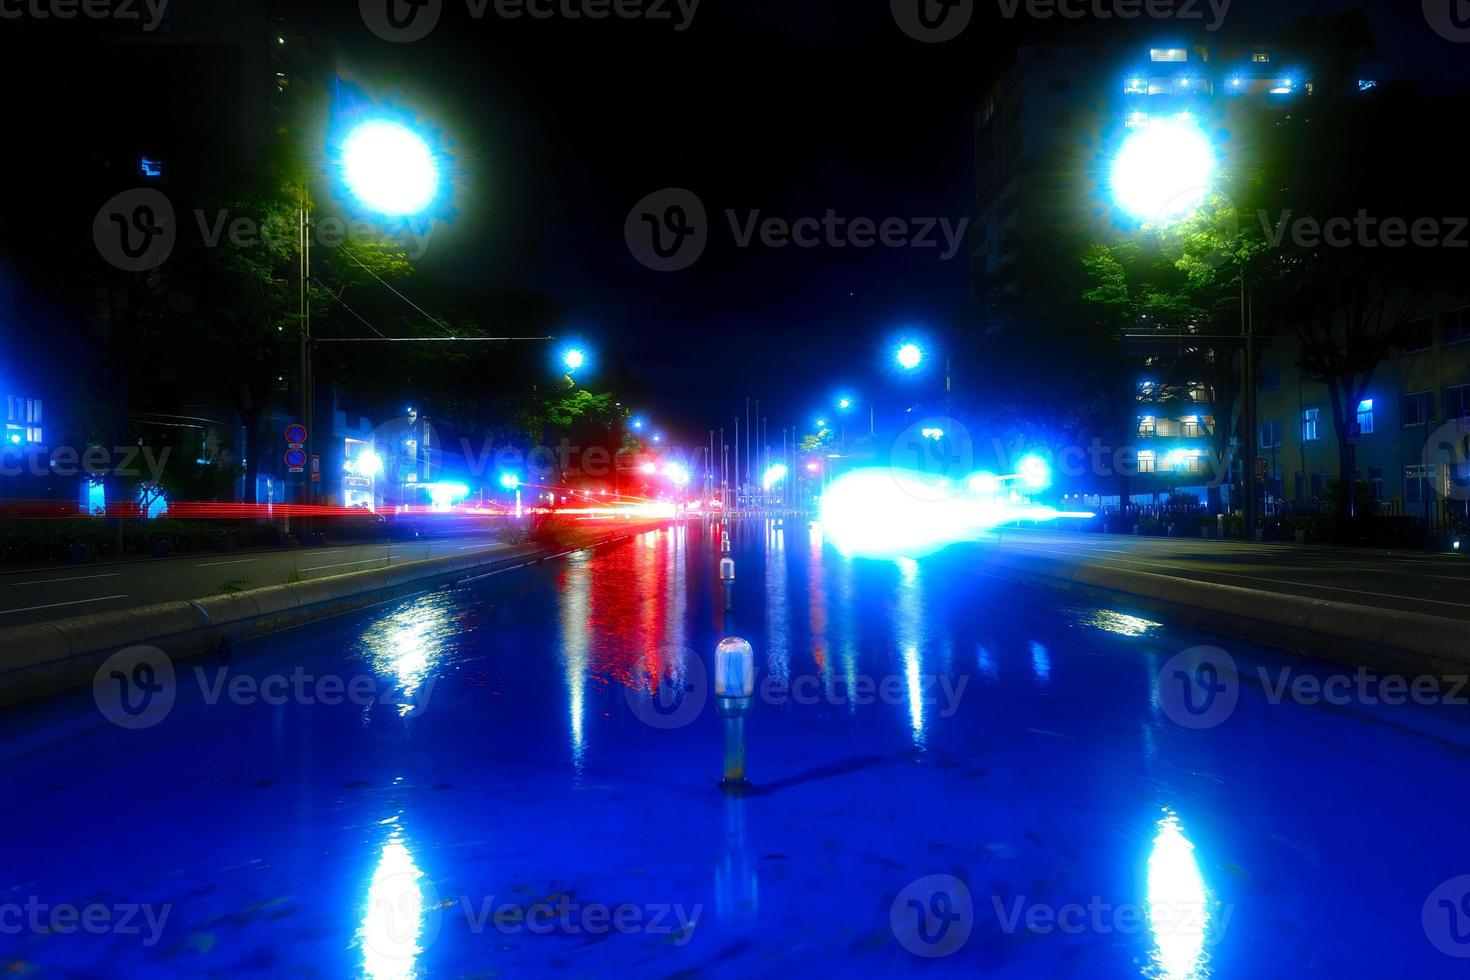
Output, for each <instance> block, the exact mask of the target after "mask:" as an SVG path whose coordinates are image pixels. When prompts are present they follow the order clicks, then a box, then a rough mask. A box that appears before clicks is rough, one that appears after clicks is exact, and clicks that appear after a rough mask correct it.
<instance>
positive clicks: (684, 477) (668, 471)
mask: <svg viewBox="0 0 1470 980" xmlns="http://www.w3.org/2000/svg"><path fill="white" fill-rule="evenodd" d="M664 476H666V477H668V478H669V482H670V483H672V484H673V485H674V486H676V487H685V486H688V485H689V470H687V469H686V468H684V467H683V466H680V465H679V464H678V463H669V464H668V465H667V466H665V467H664Z"/></svg>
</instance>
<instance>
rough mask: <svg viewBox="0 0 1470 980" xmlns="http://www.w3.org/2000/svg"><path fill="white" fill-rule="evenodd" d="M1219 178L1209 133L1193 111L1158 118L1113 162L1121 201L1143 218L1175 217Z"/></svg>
mask: <svg viewBox="0 0 1470 980" xmlns="http://www.w3.org/2000/svg"><path fill="white" fill-rule="evenodd" d="M1214 177H1215V150H1214V147H1213V146H1211V144H1210V138H1209V137H1208V136H1207V135H1205V132H1204V130H1202V129H1200V127H1199V125H1198V123H1196V122H1195V121H1194V120H1193V119H1191V118H1190V117H1189V116H1188V114H1180V115H1178V116H1175V117H1174V118H1172V119H1155V120H1153V121H1152V122H1150V123H1149V124H1148V126H1146V127H1145V128H1143V129H1140V130H1138V131H1136V132H1134V133H1133V134H1132V135H1131V136H1129V137H1128V139H1127V140H1126V141H1125V142H1124V143H1123V148H1122V149H1121V150H1119V151H1118V156H1117V158H1116V159H1115V160H1114V161H1113V171H1112V189H1113V197H1114V199H1115V200H1116V201H1117V203H1118V206H1119V207H1121V208H1122V209H1123V210H1124V211H1126V212H1127V213H1128V214H1129V215H1131V216H1132V217H1134V218H1137V219H1139V220H1141V221H1147V222H1152V223H1158V222H1167V221H1176V220H1178V219H1180V218H1183V217H1184V216H1185V215H1187V214H1189V213H1190V212H1191V211H1194V210H1195V209H1196V208H1198V207H1199V206H1200V205H1201V204H1203V203H1204V200H1205V197H1206V196H1207V195H1208V194H1209V191H1210V185H1211V182H1212V181H1213V180H1214Z"/></svg>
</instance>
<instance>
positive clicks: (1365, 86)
mask: <svg viewBox="0 0 1470 980" xmlns="http://www.w3.org/2000/svg"><path fill="white" fill-rule="evenodd" d="M1377 87H1378V83H1377V82H1376V81H1374V80H1373V79H1371V78H1360V79H1358V91H1359V92H1368V91H1371V90H1372V89H1375V88H1377Z"/></svg>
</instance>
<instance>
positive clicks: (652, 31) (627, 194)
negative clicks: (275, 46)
mask: <svg viewBox="0 0 1470 980" xmlns="http://www.w3.org/2000/svg"><path fill="white" fill-rule="evenodd" d="M174 2H176V3H184V2H186V0H174ZM669 6H670V8H671V9H672V8H673V4H672V3H670V5H669ZM1352 6H1354V4H1351V3H1344V2H1317V3H1295V4H1284V3H1278V2H1267V0H1236V2H1235V3H1234V4H1232V5H1231V7H1230V11H1229V16H1228V18H1227V21H1226V29H1225V31H1224V32H1222V33H1224V34H1229V35H1230V36H1232V37H1235V36H1240V37H1243V38H1246V39H1255V38H1264V39H1267V40H1273V39H1275V38H1277V37H1278V36H1279V31H1278V27H1279V26H1280V25H1283V24H1289V23H1290V22H1291V21H1293V20H1295V19H1296V18H1297V17H1298V16H1300V15H1303V14H1310V13H1328V12H1332V11H1336V10H1341V9H1344V8H1349V7H1352ZM303 7H304V9H305V10H306V11H307V18H308V20H309V23H310V24H311V27H312V29H313V32H314V33H315V34H316V35H317V36H318V37H320V38H323V39H326V40H330V41H332V42H334V43H336V44H338V45H339V46H340V47H341V49H342V51H343V52H344V54H345V55H346V57H347V59H348V61H349V62H350V63H351V65H352V66H353V68H354V69H355V71H356V73H357V75H358V77H359V79H360V80H361V81H362V82H363V83H364V84H365V85H367V86H369V87H370V88H371V89H372V90H373V92H374V93H375V95H376V96H378V97H379V98H381V99H382V101H383V103H384V104H385V105H387V106H390V107H397V108H402V109H406V110H409V111H413V112H417V113H418V115H419V117H420V119H421V120H423V121H424V122H425V123H432V124H436V125H439V126H441V127H442V135H443V136H444V137H445V138H446V139H447V140H448V141H449V142H450V145H451V150H450V152H451V153H452V156H453V159H454V164H455V174H454V177H455V184H456V188H457V193H456V196H455V200H454V209H455V213H454V215H453V217H452V220H451V221H450V223H449V224H448V226H447V227H445V228H442V229H440V230H439V231H438V232H437V233H436V236H435V238H434V240H433V241H432V243H431V245H430V247H429V249H428V251H427V253H426V254H425V256H424V257H423V259H422V262H421V264H422V266H423V267H424V269H425V271H426V272H429V273H432V274H438V275H445V276H448V277H451V278H454V279H458V280H461V281H463V282H465V283H467V284H473V285H475V286H478V287H485V288H489V289H495V290H507V291H527V292H541V293H545V294H546V295H548V296H550V297H552V298H553V299H554V300H556V301H557V302H558V303H559V304H561V305H562V306H563V307H564V308H565V309H567V311H568V313H567V317H566V320H565V322H564V324H563V325H562V327H560V328H559V329H558V331H557V332H558V333H559V334H563V335H566V336H581V337H585V338H586V339H587V341H588V342H589V344H590V346H591V347H592V348H593V349H595V350H598V351H600V352H601V354H602V356H603V357H604V358H618V359H623V360H625V361H626V363H627V364H628V365H629V367H630V368H631V370H632V371H633V372H634V373H635V374H636V375H637V377H638V379H639V380H640V381H641V382H642V387H643V390H645V391H647V392H649V393H650V396H649V401H650V404H647V405H639V406H637V407H639V408H640V409H643V410H645V411H647V412H648V414H649V415H650V416H651V417H653V418H655V419H657V420H658V422H659V424H660V425H662V426H663V427H665V428H667V429H669V430H670V432H671V433H674V434H678V435H679V436H681V437H683V438H684V439H686V440H689V441H702V439H703V436H704V433H705V431H706V430H707V429H708V428H710V427H711V426H718V425H720V424H722V423H723V424H727V425H728V424H729V420H730V419H731V418H732V417H733V416H734V415H736V414H738V413H740V412H741V411H742V410H743V405H744V398H745V397H746V396H750V397H752V398H759V399H761V400H762V402H763V409H764V411H763V414H764V415H765V416H766V417H767V418H768V419H770V426H771V428H772V429H779V428H780V427H781V426H783V425H802V424H806V423H808V422H809V421H810V419H811V418H812V417H813V415H814V413H816V412H817V411H819V410H824V409H825V408H826V406H828V405H830V401H831V399H832V397H833V396H835V394H836V393H837V392H838V391H841V390H852V391H856V392H863V391H867V390H873V389H875V388H876V387H877V386H878V385H879V384H880V383H891V379H886V378H885V375H886V373H887V372H888V359H889V355H890V351H891V347H892V343H893V341H894V339H895V338H896V337H898V336H899V335H900V334H905V333H908V334H920V335H923V334H928V335H930V336H932V337H934V338H935V339H942V338H943V337H944V336H945V334H946V332H947V331H956V330H963V329H966V328H967V327H968V326H969V325H970V324H972V323H973V315H974V314H973V311H972V309H971V301H970V286H969V281H968V261H967V256H968V253H969V250H970V246H969V243H968V242H967V243H966V244H965V245H964V246H963V247H962V248H961V250H960V252H959V254H958V255H956V256H955V257H954V258H952V259H950V260H948V261H944V260H942V259H941V257H940V252H941V251H942V249H922V250H921V249H892V248H884V247H873V248H868V249H861V250H859V249H853V248H847V249H841V250H837V249H831V248H827V247H820V248H815V249H801V248H796V247H787V248H784V249H779V250H774V249H770V248H766V247H763V246H759V245H756V246H754V247H750V248H739V247H737V246H736V244H735V241H734V236H733V234H732V232H731V230H730V227H729V224H728V222H727V219H726V214H725V212H726V210H727V209H733V210H734V211H736V212H737V213H738V215H739V216H740V217H741V218H742V219H743V218H745V217H747V216H748V215H749V213H750V212H751V211H753V210H757V209H758V210H759V211H760V212H761V214H762V216H775V217H781V218H785V219H787V220H794V219H797V218H802V217H821V216H822V215H824V214H825V212H826V211H828V210H829V209H832V210H835V211H836V212H837V213H838V214H839V215H841V216H843V217H845V218H848V219H852V218H870V219H873V220H874V221H882V220H884V219H887V218H903V219H917V218H930V219H943V220H946V221H948V222H951V223H957V222H959V221H961V220H967V219H971V218H972V216H973V210H974V178H973V168H974V147H973V131H974V115H975V112H976V110H977V108H978V106H979V104H980V101H981V97H982V94H983V93H984V91H985V90H986V88H987V87H988V85H989V84H990V83H991V82H992V81H993V80H994V78H995V76H996V74H997V72H998V71H999V70H1000V69H1001V68H1002V67H1003V66H1004V64H1005V62H1006V59H1007V57H1008V55H1009V53H1010V52H1011V51H1012V50H1013V48H1014V46H1015V45H1016V44H1017V43H1029V42H1044V41H1047V40H1050V41H1055V42H1060V43H1086V42H1089V41H1092V42H1096V43H1108V44H1114V45H1117V46H1118V49H1119V52H1120V55H1122V54H1123V53H1124V52H1125V51H1126V50H1127V47H1135V48H1136V47H1140V46H1142V45H1145V44H1148V43H1150V42H1154V41H1157V40H1160V39H1168V37H1169V36H1170V29H1171V24H1170V22H1167V21H1165V22H1160V21H1150V20H1137V21H1131V22H1123V21H1118V20H1113V21H1111V22H1098V21H1096V20H1092V21H1082V22H1078V21H1064V20H1060V19H1054V20H1051V21H1045V22H1042V21H1036V20H1033V19H1027V18H1024V17H1023V18H1018V19H1011V20H1007V19H1006V18H1004V17H1002V16H1001V14H1000V10H1001V7H1002V5H1001V4H1000V3H999V2H997V0H977V14H976V19H975V21H974V22H973V23H972V24H971V26H970V28H969V29H968V30H967V31H966V32H965V34H964V35H963V36H962V37H961V38H959V39H958V40H955V41H952V42H949V43H946V44H922V43H918V42H916V41H914V40H912V39H910V38H909V37H907V36H906V35H905V34H903V33H902V31H900V30H899V29H898V27H897V26H896V24H895V21H894V18H893V16H892V13H891V11H890V9H889V4H888V3H887V2H881V0H868V2H854V0H803V2H801V3H791V2H784V0H740V2H735V0H703V2H701V3H700V4H699V7H698V10H697V13H696V15H695V17H694V19H693V22H692V26H691V27H690V28H689V29H688V30H686V31H683V32H678V31H676V30H675V29H674V24H673V23H672V22H670V21H662V22H647V21H628V20H621V19H617V18H609V19H607V20H603V21H598V22H588V21H583V22H580V23H579V22H572V21H567V20H551V21H537V20H530V19H522V20H519V21H508V20H503V19H499V18H497V17H495V16H494V15H493V14H492V13H487V14H486V16H485V17H484V18H483V19H478V20H476V19H472V18H471V17H470V16H469V14H468V8H467V6H466V3H465V0H445V9H444V13H443V16H442V19H441V21H440V23H439V25H438V27H437V28H436V29H435V30H434V31H433V32H432V33H431V34H430V36H429V37H428V38H426V39H425V40H422V41H418V42H415V43H411V44H391V43H388V42H385V41H383V40H381V39H379V38H378V37H376V36H374V35H373V34H372V33H371V32H370V31H369V30H368V29H367V27H366V25H365V24H364V22H363V20H362V18H361V16H360V15H359V12H358V9H357V4H356V3H350V2H333V3H320V4H315V5H313V4H304V5H303ZM1368 9H1369V10H1370V13H1371V16H1372V18H1373V21H1374V26H1375V30H1376V31H1377V33H1378V41H1379V46H1380V51H1379V55H1378V60H1379V62H1380V63H1381V65H1382V66H1383V73H1384V74H1385V75H1390V76H1391V75H1395V74H1402V75H1407V76H1409V77H1412V78H1414V79H1415V80H1416V81H1418V82H1420V83H1421V84H1423V85H1425V86H1427V87H1432V88H1444V87H1448V86H1458V85H1460V84H1462V83H1461V79H1462V78H1463V77H1464V68H1465V66H1466V65H1467V63H1470V62H1467V53H1470V48H1467V46H1466V45H1459V44H1454V43H1451V42H1449V41H1447V40H1444V39H1442V38H1440V37H1438V36H1437V35H1436V34H1434V32H1433V31H1431V30H1430V29H1429V28H1428V27H1427V25H1426V22H1425V19H1424V16H1423V14H1422V12H1421V11H1420V9H1419V4H1417V3H1410V2H1407V0H1370V3H1369V4H1368ZM14 36H15V35H13V34H12V35H11V37H12V38H13V37H14ZM1125 46H1127V47H1125ZM29 77H30V78H31V86H30V89H29V91H30V92H31V97H33V98H35V99H38V100H41V101H42V102H43V103H44V100H45V99H46V97H47V96H46V83H45V81H44V79H45V77H46V75H45V73H31V74H30V75H29ZM668 187H684V188H688V189H690V190H693V191H694V192H696V193H697V194H698V195H699V196H700V198H701V199H702V201H703V202H704V204H705V206H706V208H707V210H708V214H709V223H710V228H711V231H710V244H709V246H708V248H707V250H706V251H705V253H704V254H703V256H702V257H701V258H700V260H699V261H698V262H697V263H696V264H695V265H694V266H693V267H692V268H689V269H687V270H685V271H682V272H676V273H658V272H653V271H651V270H649V269H647V268H645V267H644V266H642V265H640V264H639V263H638V262H637V261H636V260H635V259H634V257H633V256H632V255H631V254H630V252H629V250H628V248H627V246H626V244H625V242H624V236H623V228H624V222H625V220H626V219H627V217H628V214H629V211H630V209H631V208H632V207H633V205H634V204H635V203H636V202H638V201H639V200H640V199H642V198H643V197H644V196H645V195H648V194H650V193H652V192H654V191H658V190H660V189H663V188H668ZM406 289H407V291H408V293H409V294H410V295H412V294H413V291H414V284H413V283H412V282H411V283H410V284H409V285H408V286H407V287H406ZM419 299H420V301H421V302H425V303H426V304H427V305H429V306H432V305H433V301H434V297H433V296H425V297H419Z"/></svg>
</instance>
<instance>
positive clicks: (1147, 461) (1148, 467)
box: [1138, 449, 1159, 473]
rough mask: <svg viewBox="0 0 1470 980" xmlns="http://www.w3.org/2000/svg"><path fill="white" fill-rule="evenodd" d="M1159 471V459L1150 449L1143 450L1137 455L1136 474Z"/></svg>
mask: <svg viewBox="0 0 1470 980" xmlns="http://www.w3.org/2000/svg"><path fill="white" fill-rule="evenodd" d="M1158 469H1159V458H1158V456H1157V455H1156V454H1155V453H1154V451H1153V450H1152V449H1145V450H1143V451H1141V452H1140V453H1139V454H1138V472H1140V473H1157V472H1158Z"/></svg>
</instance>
